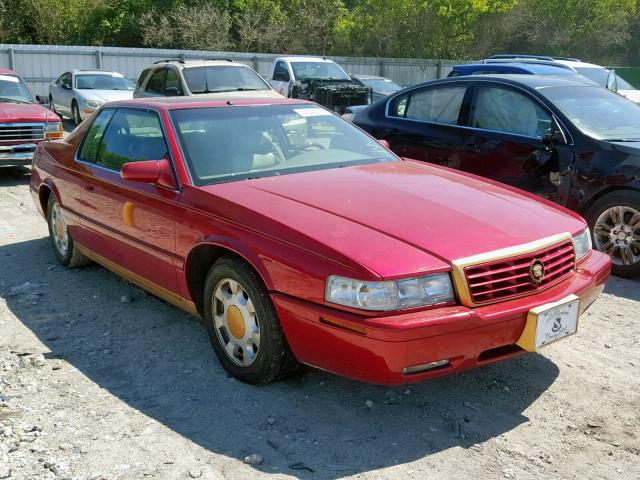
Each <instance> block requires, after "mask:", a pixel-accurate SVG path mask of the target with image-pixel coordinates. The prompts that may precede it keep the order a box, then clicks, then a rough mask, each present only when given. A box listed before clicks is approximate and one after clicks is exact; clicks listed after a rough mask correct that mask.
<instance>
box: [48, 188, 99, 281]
mask: <svg viewBox="0 0 640 480" xmlns="http://www.w3.org/2000/svg"><path fill="white" fill-rule="evenodd" d="M58 216H59V217H58ZM58 221H61V223H58ZM47 225H48V226H49V238H50V239H51V245H52V246H53V253H54V254H55V256H56V258H57V259H58V262H60V263H61V264H62V265H64V266H65V267H69V268H79V267H84V266H85V265H88V264H89V263H91V260H89V258H87V257H86V256H84V255H83V254H82V253H81V252H80V250H78V247H77V246H76V245H75V243H74V242H73V238H71V234H70V233H69V229H68V228H67V225H66V222H65V221H64V218H63V217H62V210H61V209H60V205H58V201H57V200H56V198H55V196H54V195H53V194H52V195H51V196H50V197H49V202H48V203H47ZM58 229H60V231H58ZM63 233H64V235H66V243H65V242H61V241H60V235H61V234H63ZM63 245H64V246H65V248H63Z"/></svg>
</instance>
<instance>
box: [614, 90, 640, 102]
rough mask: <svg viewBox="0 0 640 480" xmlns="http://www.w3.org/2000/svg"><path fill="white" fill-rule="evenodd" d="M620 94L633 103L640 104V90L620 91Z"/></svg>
mask: <svg viewBox="0 0 640 480" xmlns="http://www.w3.org/2000/svg"><path fill="white" fill-rule="evenodd" d="M618 93H619V94H620V95H622V96H623V97H626V98H628V99H629V100H631V101H632V102H635V103H640V90H618Z"/></svg>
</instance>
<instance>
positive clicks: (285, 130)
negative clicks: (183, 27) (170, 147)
mask: <svg viewBox="0 0 640 480" xmlns="http://www.w3.org/2000/svg"><path fill="white" fill-rule="evenodd" d="M171 117H172V120H173V123H174V125H175V127H176V130H177V132H178V138H179V141H180V145H181V147H182V151H183V152H184V154H185V157H186V159H187V164H188V166H189V170H190V172H191V176H192V178H193V180H194V183H195V184H196V185H207V184H212V183H222V182H232V181H238V180H247V179H253V178H259V177H270V176H276V175H287V174H292V173H299V172H308V171H314V170H322V169H328V168H339V167H348V166H352V165H362V164H368V163H379V162H391V161H398V159H397V157H395V156H394V155H393V154H391V153H390V152H389V151H388V150H386V149H385V148H383V147H382V146H381V145H380V144H379V143H378V142H376V141H375V140H374V139H372V138H371V137H369V136H368V135H366V134H364V133H363V132H361V131H360V130H359V129H358V128H356V127H354V126H353V125H352V124H351V123H349V122H347V121H345V120H343V119H342V118H340V117H338V116H337V115H334V114H333V113H331V112H329V111H328V110H325V109H324V108H322V107H318V106H315V105H257V106H256V105H253V106H234V107H224V108H223V107H217V108H216V107H212V108H188V109H179V110H173V111H172V112H171Z"/></svg>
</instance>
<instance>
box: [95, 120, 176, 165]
mask: <svg viewBox="0 0 640 480" xmlns="http://www.w3.org/2000/svg"><path fill="white" fill-rule="evenodd" d="M166 155H167V144H166V142H165V140H164V134H163V133H162V127H161V125H160V118H159V117H158V115H157V114H156V113H154V112H150V111H148V110H139V109H133V108H121V109H119V110H118V111H117V112H116V113H115V114H114V115H113V118H112V119H111V122H109V126H108V127H107V131H106V132H105V133H104V138H103V140H102V143H101V144H100V148H99V151H98V161H97V163H98V165H102V166H103V167H106V168H110V169H112V170H117V171H120V168H122V165H124V164H125V163H129V162H140V161H143V160H160V159H162V158H164V157H165V156H166Z"/></svg>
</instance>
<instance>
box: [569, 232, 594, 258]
mask: <svg viewBox="0 0 640 480" xmlns="http://www.w3.org/2000/svg"><path fill="white" fill-rule="evenodd" d="M591 248H592V245H591V232H590V231H589V229H588V228H587V229H585V230H584V231H583V232H582V233H580V234H578V235H576V236H575V237H573V249H574V251H575V253H576V262H577V261H579V260H580V259H581V258H582V257H584V256H585V255H586V254H587V253H589V252H590V251H591Z"/></svg>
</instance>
